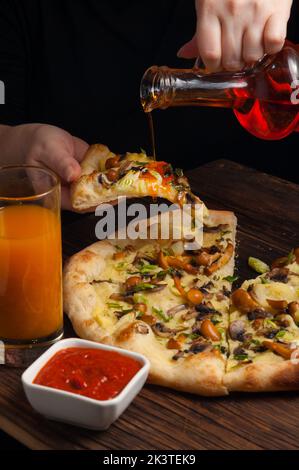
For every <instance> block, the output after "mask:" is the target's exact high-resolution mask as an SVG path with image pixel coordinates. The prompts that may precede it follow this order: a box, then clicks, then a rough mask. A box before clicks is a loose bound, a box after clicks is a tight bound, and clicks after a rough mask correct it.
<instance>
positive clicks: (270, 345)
mask: <svg viewBox="0 0 299 470" xmlns="http://www.w3.org/2000/svg"><path fill="white" fill-rule="evenodd" d="M262 345H263V346H264V347H265V348H267V349H269V350H270V351H273V352H274V353H275V354H278V355H279V356H281V357H283V358H284V359H291V356H292V352H293V351H292V349H289V348H288V347H287V346H286V345H284V344H281V343H274V342H272V341H263V343H262Z"/></svg>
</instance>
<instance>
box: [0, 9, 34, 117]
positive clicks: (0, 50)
mask: <svg viewBox="0 0 299 470" xmlns="http://www.w3.org/2000/svg"><path fill="white" fill-rule="evenodd" d="M23 21H24V17H22V11H21V3H20V2H18V0H0V80H1V82H2V83H3V85H4V91H5V103H4V104H0V124H8V125H16V124H20V123H23V122H25V121H26V109H27V103H28V99H29V86H28V85H29V74H30V71H29V61H28V54H27V51H26V45H27V41H26V35H25V29H24V26H25V25H24V23H23ZM3 85H2V88H3Z"/></svg>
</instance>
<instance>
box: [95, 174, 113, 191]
mask: <svg viewBox="0 0 299 470" xmlns="http://www.w3.org/2000/svg"><path fill="white" fill-rule="evenodd" d="M98 182H99V183H100V184H102V185H103V186H104V188H106V189H108V188H110V186H111V185H112V184H113V182H112V181H110V180H109V179H108V178H107V175H105V173H101V174H100V175H99V177H98Z"/></svg>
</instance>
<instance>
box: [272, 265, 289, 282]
mask: <svg viewBox="0 0 299 470" xmlns="http://www.w3.org/2000/svg"><path fill="white" fill-rule="evenodd" d="M289 273H290V270H289V269H288V268H274V269H272V270H271V271H270V272H269V273H267V274H266V277H267V278H268V279H270V280H271V281H274V282H283V283H284V284H286V283H287V282H288V276H289Z"/></svg>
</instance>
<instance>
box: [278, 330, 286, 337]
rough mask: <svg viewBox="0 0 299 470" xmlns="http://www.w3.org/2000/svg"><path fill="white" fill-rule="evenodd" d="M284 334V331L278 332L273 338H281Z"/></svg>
mask: <svg viewBox="0 0 299 470" xmlns="http://www.w3.org/2000/svg"><path fill="white" fill-rule="evenodd" d="M285 334H286V331H285V330H280V331H279V332H278V333H277V334H276V335H275V338H283V337H284V336H285Z"/></svg>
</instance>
